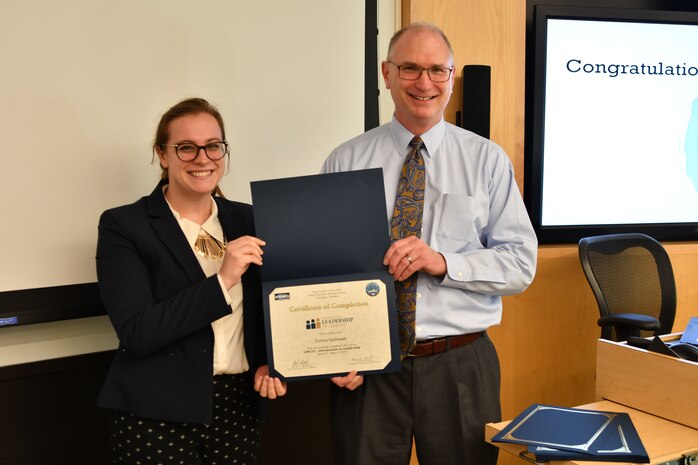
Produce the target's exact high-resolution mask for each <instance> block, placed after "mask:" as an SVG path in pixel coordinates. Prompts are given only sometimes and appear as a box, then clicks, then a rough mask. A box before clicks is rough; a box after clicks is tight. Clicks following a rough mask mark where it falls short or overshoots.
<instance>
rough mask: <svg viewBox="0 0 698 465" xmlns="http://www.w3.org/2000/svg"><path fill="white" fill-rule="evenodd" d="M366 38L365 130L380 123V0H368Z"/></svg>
mask: <svg viewBox="0 0 698 465" xmlns="http://www.w3.org/2000/svg"><path fill="white" fill-rule="evenodd" d="M365 15H366V24H365V27H364V29H365V31H364V34H365V40H364V63H365V66H364V131H368V130H369V129H373V128H375V127H377V126H378V125H379V124H380V118H379V115H378V96H379V95H380V89H379V88H378V0H366V13H365Z"/></svg>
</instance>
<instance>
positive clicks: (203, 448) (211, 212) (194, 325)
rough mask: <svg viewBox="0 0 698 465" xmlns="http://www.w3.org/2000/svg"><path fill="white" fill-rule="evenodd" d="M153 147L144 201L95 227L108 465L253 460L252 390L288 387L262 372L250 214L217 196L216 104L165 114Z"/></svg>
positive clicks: (221, 142)
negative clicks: (107, 333) (105, 354)
mask: <svg viewBox="0 0 698 465" xmlns="http://www.w3.org/2000/svg"><path fill="white" fill-rule="evenodd" d="M153 151H154V156H155V155H157V157H158V160H159V162H160V166H161V168H162V180H161V181H160V183H159V184H158V186H157V187H156V188H155V190H154V191H153V192H152V194H150V195H149V196H147V197H143V198H141V199H140V200H138V201H137V202H136V203H134V204H131V205H125V206H121V207H118V208H114V209H111V210H107V211H106V212H104V213H103V214H102V216H101V218H100V222H99V239H98V243H97V276H98V281H99V289H100V293H101V295H102V300H103V302H104V305H105V307H106V309H107V312H108V314H109V318H110V319H111V322H112V324H113V325H114V329H115V330H116V334H117V335H118V337H119V348H118V350H117V353H116V356H115V358H114V361H113V363H112V366H111V368H110V370H109V372H108V374H107V377H106V380H105V383H104V386H103V388H102V391H101V393H100V395H99V398H98V405H100V406H101V407H105V408H109V409H111V411H112V421H111V426H112V428H113V429H112V431H111V439H112V450H113V454H114V463H134V464H135V463H141V464H147V463H161V464H213V463H216V464H224V463H236V464H243V463H244V464H249V463H255V462H256V457H257V451H258V448H259V442H260V433H261V428H260V420H259V411H258V405H257V403H258V397H257V396H256V395H255V394H254V392H253V391H252V388H253V387H254V389H255V390H257V391H258V392H259V393H260V395H261V396H262V397H269V398H272V399H273V398H276V397H277V396H280V395H284V394H285V392H286V385H285V384H284V383H282V382H281V381H280V380H279V379H278V378H271V377H269V370H268V366H267V365H266V364H265V363H266V362H265V353H264V341H263V336H264V334H263V329H262V327H263V325H262V321H261V311H260V308H261V300H260V299H261V283H260V277H259V266H260V265H262V254H263V252H262V247H263V246H264V241H262V240H260V239H258V238H256V237H254V224H253V220H252V208H251V206H249V205H246V204H242V203H238V202H232V201H229V200H225V199H224V198H223V196H222V194H221V191H220V189H219V187H218V183H219V181H220V180H221V177H222V176H223V174H224V171H225V167H226V155H228V154H229V152H228V144H227V142H226V139H225V129H224V125H223V119H222V117H221V115H220V113H219V112H218V110H217V109H216V108H215V107H214V106H212V105H211V104H209V103H208V102H207V101H206V100H203V99H198V98H194V99H188V100H184V101H182V102H180V103H178V104H177V105H175V106H174V107H172V108H171V109H170V110H168V111H167V112H166V113H165V114H164V115H163V116H162V118H161V120H160V124H159V125H158V128H157V132H156V135H155V142H154V144H153ZM253 370H256V371H255V375H254V379H252V377H251V376H249V372H252V371H253ZM253 385H254V386H253Z"/></svg>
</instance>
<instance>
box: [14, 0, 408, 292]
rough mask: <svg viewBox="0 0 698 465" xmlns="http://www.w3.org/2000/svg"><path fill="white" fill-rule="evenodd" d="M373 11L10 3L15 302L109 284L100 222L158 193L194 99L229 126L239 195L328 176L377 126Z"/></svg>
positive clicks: (254, 4) (343, 0)
mask: <svg viewBox="0 0 698 465" xmlns="http://www.w3.org/2000/svg"><path fill="white" fill-rule="evenodd" d="M383 3H385V2H383ZM390 3H392V4H393V5H394V2H392V1H391V2H390ZM363 9H364V2H363V1H359V0H302V1H293V2H292V1H288V0H259V1H240V0H200V1H197V2H193V1H190V0H119V1H116V2H114V1H108V0H93V1H87V0H61V1H60V2H57V1H55V0H24V1H22V0H0V44H2V46H1V47H0V141H2V144H1V147H2V149H1V150H0V160H1V161H2V164H1V168H0V214H1V215H2V224H1V225H0V243H1V244H3V246H2V248H3V259H2V261H0V291H5V290H16V289H26V288H37V287H45V286H56V285H64V284H76V283H83V282H93V281H95V279H96V277H95V273H94V252H95V245H96V235H97V221H98V218H99V214H100V213H101V212H102V211H103V210H105V209H106V208H109V207H112V206H116V205H120V204H124V203H130V202H133V201H135V200H136V199H137V198H138V197H140V196H143V195H146V194H148V193H150V191H151V190H152V189H153V187H154V185H155V183H156V182H157V179H158V175H159V169H158V167H157V165H151V164H150V161H151V150H150V146H151V143H152V137H153V134H154V131H155V126H156V124H157V121H158V120H159V117H160V115H161V114H162V113H163V112H164V111H165V110H167V109H168V108H169V107H170V106H172V105H173V104H174V103H176V102H177V101H179V100H181V99H182V98H186V97H190V96H202V97H205V98H207V99H209V100H210V101H211V102H213V103H215V104H217V105H218V106H219V108H220V110H221V112H222V114H223V116H224V119H225V122H226V132H227V134H228V140H229V142H230V145H231V152H232V156H231V167H230V172H229V174H228V175H227V176H226V177H224V179H223V182H222V188H223V191H224V192H225V193H226V195H227V196H228V197H229V198H233V199H237V200H242V201H250V190H249V183H250V181H254V180H260V179H268V178H277V177H288V176H297V175H305V174H314V173H317V171H318V170H319V168H320V165H321V164H322V161H323V160H324V158H325V156H326V155H327V154H328V153H329V152H330V151H331V150H332V149H333V148H334V147H335V146H337V145H338V144H339V143H341V142H342V141H344V140H345V139H348V138H350V137H352V136H354V135H357V134H359V133H361V132H362V131H363V111H364V109H363V72H364V63H363V57H364V53H363V47H364V43H363V41H364V39H363V34H364V11H363ZM390 34H392V31H390ZM390 34H388V36H389V35H390ZM384 56H385V53H384V52H381V55H380V57H381V58H383V57H384Z"/></svg>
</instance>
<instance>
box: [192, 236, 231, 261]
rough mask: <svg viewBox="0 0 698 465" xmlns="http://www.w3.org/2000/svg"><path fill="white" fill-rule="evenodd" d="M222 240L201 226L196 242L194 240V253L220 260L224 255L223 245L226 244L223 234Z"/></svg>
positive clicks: (209, 258)
mask: <svg viewBox="0 0 698 465" xmlns="http://www.w3.org/2000/svg"><path fill="white" fill-rule="evenodd" d="M223 241H224V242H221V241H219V240H218V239H216V238H215V237H213V236H211V235H210V234H209V233H208V232H206V230H205V229H203V228H201V230H200V231H199V235H198V236H197V238H196V242H194V250H196V253H198V254H199V255H200V256H202V257H204V258H206V259H208V260H216V261H221V260H223V256H224V255H225V246H226V245H228V241H226V240H225V236H223Z"/></svg>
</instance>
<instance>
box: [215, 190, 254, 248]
mask: <svg viewBox="0 0 698 465" xmlns="http://www.w3.org/2000/svg"><path fill="white" fill-rule="evenodd" d="M213 200H215V201H216V205H218V221H220V222H221V227H222V228H223V232H224V233H225V237H226V239H227V240H228V241H232V240H234V239H237V238H238V237H240V236H244V235H245V234H252V231H247V230H246V229H245V225H244V224H243V222H242V220H241V219H240V217H239V215H233V214H230V207H229V206H228V204H226V202H225V201H224V200H223V199H221V198H220V197H214V198H213Z"/></svg>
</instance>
